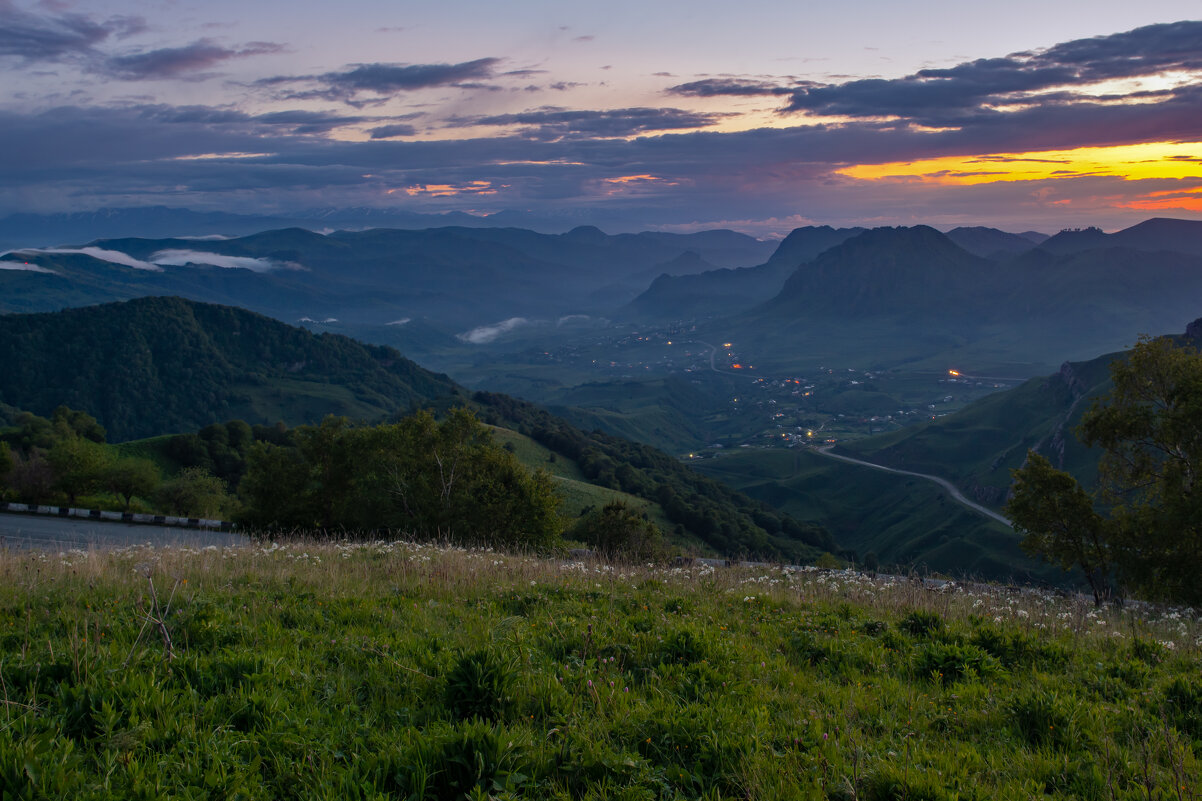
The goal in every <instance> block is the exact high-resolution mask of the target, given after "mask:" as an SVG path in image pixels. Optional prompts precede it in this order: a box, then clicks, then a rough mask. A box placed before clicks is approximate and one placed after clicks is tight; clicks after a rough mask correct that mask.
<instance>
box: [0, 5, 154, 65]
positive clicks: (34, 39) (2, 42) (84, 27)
mask: <svg viewBox="0 0 1202 801" xmlns="http://www.w3.org/2000/svg"><path fill="white" fill-rule="evenodd" d="M144 27H145V22H144V21H143V20H142V19H141V18H140V17H112V18H110V19H108V20H106V21H104V22H97V21H96V20H95V19H93V18H91V17H88V16H85V15H83V14H60V15H57V16H49V15H45V16H44V15H38V14H31V13H29V12H27V11H22V10H21V9H19V8H17V7H16V6H15V5H14V4H13V3H12V2H11V0H0V56H15V57H17V58H21V59H24V60H25V61H28V62H45V61H59V60H62V59H64V58H68V57H72V56H78V55H83V54H88V53H90V52H92V50H93V48H94V47H95V46H96V45H98V44H100V43H101V42H103V41H105V40H106V39H108V38H109V37H110V36H118V37H121V36H126V35H129V34H132V33H136V32H138V31H140V30H143V29H144Z"/></svg>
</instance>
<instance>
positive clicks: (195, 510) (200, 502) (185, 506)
mask: <svg viewBox="0 0 1202 801" xmlns="http://www.w3.org/2000/svg"><path fill="white" fill-rule="evenodd" d="M155 502H156V503H157V504H158V507H159V508H160V509H163V510H164V511H166V512H167V513H168V514H172V515H180V516H183V517H203V518H208V519H221V518H222V517H223V516H225V515H228V513H229V512H230V511H231V503H232V499H231V498H230V496H229V494H228V493H227V492H226V490H225V483H224V482H222V480H221V479H219V478H217V477H216V476H213V475H210V474H209V473H207V472H205V471H204V470H203V469H201V468H199V467H185V468H184V469H183V470H181V471H180V472H179V474H178V475H177V476H176V477H175V478H173V479H171V480H170V481H166V482H164V483H163V484H162V485H160V486H159V488H158V491H157V492H156V493H155Z"/></svg>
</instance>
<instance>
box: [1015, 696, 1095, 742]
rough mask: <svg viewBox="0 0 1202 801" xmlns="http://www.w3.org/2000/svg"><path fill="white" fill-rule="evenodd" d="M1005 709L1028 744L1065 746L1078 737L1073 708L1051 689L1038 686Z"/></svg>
mask: <svg viewBox="0 0 1202 801" xmlns="http://www.w3.org/2000/svg"><path fill="white" fill-rule="evenodd" d="M1006 712H1007V715H1008V716H1009V718H1010V722H1011V723H1012V724H1013V726H1014V728H1015V730H1016V731H1017V732H1018V734H1019V736H1020V737H1022V739H1023V740H1024V741H1026V743H1027V744H1028V745H1033V746H1051V747H1053V748H1067V747H1068V746H1069V745H1071V744H1073V743H1076V742H1077V741H1078V740H1079V739H1080V738H1079V736H1078V733H1077V731H1076V710H1075V708H1074V707H1073V705H1072V704H1071V703H1070V702H1069V700H1068V699H1066V698H1065V697H1063V696H1061V695H1059V694H1058V693H1056V692H1055V691H1052V690H1046V689H1040V690H1034V691H1031V692H1028V693H1025V694H1023V695H1020V696H1018V697H1017V698H1014V699H1013V700H1011V701H1010V703H1008V704H1007V705H1006Z"/></svg>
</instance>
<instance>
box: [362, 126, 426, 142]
mask: <svg viewBox="0 0 1202 801" xmlns="http://www.w3.org/2000/svg"><path fill="white" fill-rule="evenodd" d="M415 133H417V128H415V127H413V126H412V125H406V124H405V123H394V124H392V125H381V126H380V127H378V128H372V129H371V138H372V139H392V138H394V137H397V136H413V135H414V134H415Z"/></svg>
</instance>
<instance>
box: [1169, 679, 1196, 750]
mask: <svg viewBox="0 0 1202 801" xmlns="http://www.w3.org/2000/svg"><path fill="white" fill-rule="evenodd" d="M1162 697H1163V698H1164V712H1165V716H1166V718H1167V719H1168V721H1169V722H1170V723H1171V724H1172V725H1174V726H1176V727H1177V728H1178V729H1180V730H1181V731H1183V732H1185V733H1186V734H1187V735H1189V736H1190V737H1191V738H1193V739H1194V740H1195V741H1202V679H1200V678H1199V677H1198V676H1196V675H1191V676H1175V677H1173V679H1172V680H1171V681H1170V682H1169V684H1168V686H1167V687H1165V688H1164V690H1163V696H1162Z"/></svg>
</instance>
